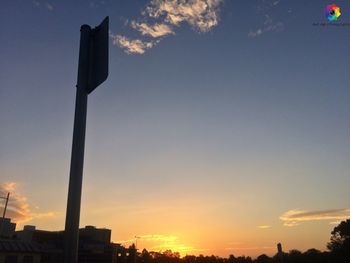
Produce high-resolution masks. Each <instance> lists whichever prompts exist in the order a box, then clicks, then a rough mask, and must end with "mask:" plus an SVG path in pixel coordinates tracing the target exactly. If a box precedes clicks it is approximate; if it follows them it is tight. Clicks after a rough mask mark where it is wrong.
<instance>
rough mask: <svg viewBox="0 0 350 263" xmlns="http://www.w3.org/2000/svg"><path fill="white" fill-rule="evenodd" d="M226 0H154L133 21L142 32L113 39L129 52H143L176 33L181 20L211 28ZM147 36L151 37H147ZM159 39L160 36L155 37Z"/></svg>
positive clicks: (203, 29)
mask: <svg viewBox="0 0 350 263" xmlns="http://www.w3.org/2000/svg"><path fill="white" fill-rule="evenodd" d="M222 2H223V0H152V1H150V3H149V4H148V5H147V6H146V7H145V9H144V10H143V11H142V12H141V18H140V19H138V20H137V21H136V20H132V21H131V22H130V26H131V28H133V29H135V30H137V31H138V32H139V33H140V34H141V36H140V37H138V38H136V39H133V40H131V39H129V38H127V37H125V36H122V35H113V34H111V37H112V39H113V43H114V44H116V45H118V46H119V47H121V48H123V49H124V50H125V52H126V53H128V54H143V53H145V51H146V50H147V49H150V48H152V47H154V46H155V44H157V43H159V42H160V40H161V39H162V38H164V37H166V36H168V35H174V34H175V28H176V27H179V26H180V25H181V23H187V24H189V25H190V26H191V27H192V28H193V29H195V30H196V31H198V32H202V33H205V32H208V31H210V30H211V29H212V28H213V27H215V26H217V25H218V23H219V6H220V4H221V3H222ZM144 37H148V38H150V39H148V40H144ZM155 39H157V40H155Z"/></svg>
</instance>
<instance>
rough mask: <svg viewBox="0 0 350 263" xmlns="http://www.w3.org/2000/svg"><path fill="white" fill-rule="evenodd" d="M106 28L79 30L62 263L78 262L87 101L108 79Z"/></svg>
mask: <svg viewBox="0 0 350 263" xmlns="http://www.w3.org/2000/svg"><path fill="white" fill-rule="evenodd" d="M108 24H109V20H108V17H106V18H105V19H104V20H103V22H102V23H101V24H100V25H99V26H97V27H96V28H94V29H91V27H90V26H89V25H82V26H81V28H80V49H79V68H78V81H77V95H76V101H75V115H74V130H73V144H72V156H71V166H70V175H69V188H68V200H67V214H66V224H65V238H64V255H63V257H64V263H76V262H77V259H78V241H79V218H80V203H81V190H82V182H83V167H84V148H85V129H86V112H87V97H88V94H90V93H91V92H92V91H93V90H94V89H95V88H96V87H97V86H99V85H100V84H101V83H102V82H104V81H105V80H106V79H107V76H108Z"/></svg>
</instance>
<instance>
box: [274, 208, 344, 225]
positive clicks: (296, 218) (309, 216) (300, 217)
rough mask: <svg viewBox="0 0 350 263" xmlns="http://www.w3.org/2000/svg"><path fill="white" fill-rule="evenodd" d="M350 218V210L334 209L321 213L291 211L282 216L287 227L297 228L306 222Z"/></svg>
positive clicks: (321, 211)
mask: <svg viewBox="0 0 350 263" xmlns="http://www.w3.org/2000/svg"><path fill="white" fill-rule="evenodd" d="M347 218H350V209H332V210H320V211H303V210H297V209H295V210H289V211H287V212H285V213H284V214H282V215H281V216H280V219H281V220H282V221H283V222H284V225H285V226H297V225H299V224H300V223H301V222H304V221H318V220H328V221H334V220H337V221H339V220H345V219H347Z"/></svg>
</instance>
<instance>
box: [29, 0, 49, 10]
mask: <svg viewBox="0 0 350 263" xmlns="http://www.w3.org/2000/svg"><path fill="white" fill-rule="evenodd" d="M32 3H33V4H34V5H35V6H37V7H41V6H42V7H44V8H46V9H47V10H49V11H53V10H54V7H53V5H52V4H50V3H49V2H47V1H39V0H33V1H32Z"/></svg>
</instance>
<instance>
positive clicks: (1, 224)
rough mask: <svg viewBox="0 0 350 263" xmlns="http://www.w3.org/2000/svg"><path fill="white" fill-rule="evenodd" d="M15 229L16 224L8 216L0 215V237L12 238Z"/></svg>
mask: <svg viewBox="0 0 350 263" xmlns="http://www.w3.org/2000/svg"><path fill="white" fill-rule="evenodd" d="M15 230H16V224H15V223H12V222H11V219H10V218H3V217H0V238H12V236H13V235H14V233H15Z"/></svg>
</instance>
